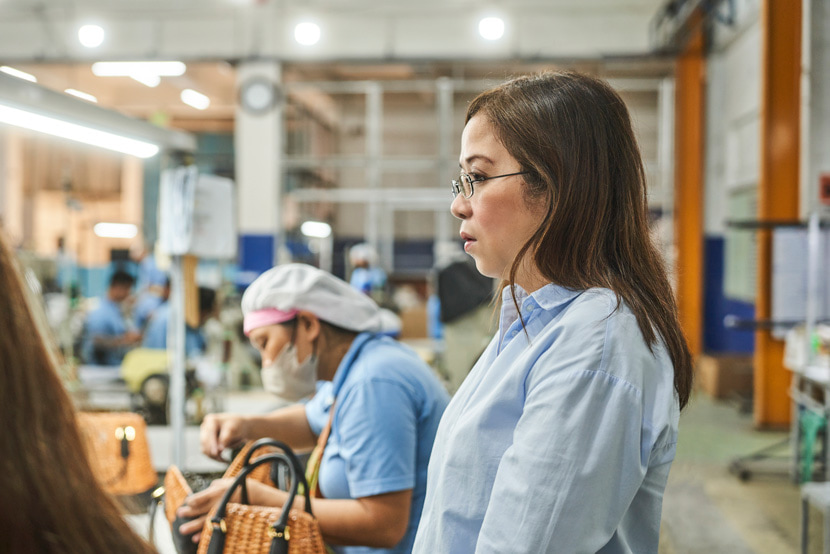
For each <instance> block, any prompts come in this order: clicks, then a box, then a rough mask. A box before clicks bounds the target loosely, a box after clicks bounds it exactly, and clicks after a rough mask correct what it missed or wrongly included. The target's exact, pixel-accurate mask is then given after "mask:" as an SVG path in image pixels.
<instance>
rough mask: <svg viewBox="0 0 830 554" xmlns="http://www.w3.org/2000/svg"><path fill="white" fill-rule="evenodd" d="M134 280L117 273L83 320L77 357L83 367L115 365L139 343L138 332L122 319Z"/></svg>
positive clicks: (120, 271)
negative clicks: (94, 306)
mask: <svg viewBox="0 0 830 554" xmlns="http://www.w3.org/2000/svg"><path fill="white" fill-rule="evenodd" d="M134 283H135V278H134V277H133V276H132V275H130V274H129V273H127V272H126V271H122V270H118V271H116V272H115V273H113V274H112V277H110V282H109V287H108V288H107V292H106V295H105V296H104V297H103V298H102V299H101V302H100V304H99V305H98V307H97V308H95V309H94V310H93V311H91V312H89V313H88V314H87V316H86V319H85V321H84V332H83V341H82V345H81V355H82V358H83V360H84V363H86V364H92V365H110V366H117V365H119V364H120V363H121V360H122V359H123V358H124V354H126V353H127V351H128V350H129V349H130V348H132V347H134V346H136V345H137V344H138V343H139V342H140V341H141V333H139V332H138V331H136V330H135V328H133V327H132V324H131V322H130V321H129V320H128V319H127V318H125V316H124V304H125V302H126V301H127V299H128V298H129V297H130V293H131V291H132V287H133V284H134Z"/></svg>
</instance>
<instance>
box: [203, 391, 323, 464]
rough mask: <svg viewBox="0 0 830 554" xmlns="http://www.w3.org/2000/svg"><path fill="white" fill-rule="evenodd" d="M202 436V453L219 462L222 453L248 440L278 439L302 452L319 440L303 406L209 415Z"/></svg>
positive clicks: (205, 420)
mask: <svg viewBox="0 0 830 554" xmlns="http://www.w3.org/2000/svg"><path fill="white" fill-rule="evenodd" d="M199 435H200V441H201V445H202V452H204V453H205V454H206V455H207V456H210V457H211V458H214V459H216V460H221V459H222V458H221V455H222V451H223V450H225V449H226V448H233V447H235V446H238V445H239V444H240V443H242V442H244V441H246V440H253V439H260V438H263V437H268V438H273V439H278V440H280V441H282V442H284V443H286V444H287V445H288V446H290V447H291V448H292V449H294V450H300V451H302V450H308V449H311V448H313V447H314V445H315V444H316V441H317V437H316V436H315V435H314V433H313V432H312V431H311V427H309V425H308V419H307V418H306V413H305V406H304V405H302V404H294V405H292V406H287V407H285V408H281V409H279V410H276V411H273V412H271V413H269V414H265V415H240V414H209V415H207V416H205V419H204V421H203V422H202V427H201V429H200V433H199Z"/></svg>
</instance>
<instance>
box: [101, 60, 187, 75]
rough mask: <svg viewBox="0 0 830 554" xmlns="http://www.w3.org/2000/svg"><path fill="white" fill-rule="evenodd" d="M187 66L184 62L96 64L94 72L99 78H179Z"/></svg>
mask: <svg viewBox="0 0 830 554" xmlns="http://www.w3.org/2000/svg"><path fill="white" fill-rule="evenodd" d="M186 69H187V66H186V65H184V64H183V63H182V62H95V63H94V64H92V72H93V73H94V74H95V75H97V76H98V77H132V76H133V75H147V74H149V75H158V76H160V77H178V76H179V75H183V74H184V72H185V70H186Z"/></svg>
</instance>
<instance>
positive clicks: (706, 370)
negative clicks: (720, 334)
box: [695, 354, 753, 398]
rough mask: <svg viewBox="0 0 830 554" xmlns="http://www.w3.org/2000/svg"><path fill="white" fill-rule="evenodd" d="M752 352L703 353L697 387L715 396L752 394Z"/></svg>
mask: <svg viewBox="0 0 830 554" xmlns="http://www.w3.org/2000/svg"><path fill="white" fill-rule="evenodd" d="M752 375H753V364H752V355H751V354H742V355H737V354H716V355H707V354H703V355H701V356H700V357H699V358H698V360H697V367H696V371H695V381H696V383H697V387H698V388H699V389H702V390H703V391H705V392H706V393H708V394H709V395H711V396H713V397H715V398H727V397H730V396H733V395H735V394H737V395H740V396H751V395H752Z"/></svg>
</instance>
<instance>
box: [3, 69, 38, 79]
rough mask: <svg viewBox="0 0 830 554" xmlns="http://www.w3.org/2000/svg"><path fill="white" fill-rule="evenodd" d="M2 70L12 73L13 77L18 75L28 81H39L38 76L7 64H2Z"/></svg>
mask: <svg viewBox="0 0 830 554" xmlns="http://www.w3.org/2000/svg"><path fill="white" fill-rule="evenodd" d="M0 71H2V72H3V73H6V74H7V75H11V76H12V77H17V78H18V79H23V80H26V81H31V82H33V83H37V78H36V77H35V76H34V75H31V74H29V73H26V72H25V71H20V70H19V69H15V68H13V67H9V66H7V65H0Z"/></svg>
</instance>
